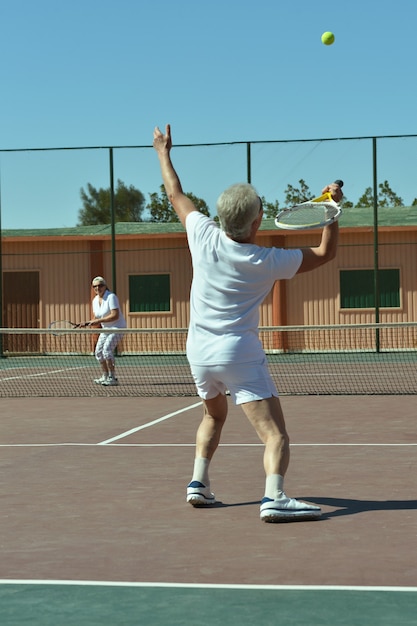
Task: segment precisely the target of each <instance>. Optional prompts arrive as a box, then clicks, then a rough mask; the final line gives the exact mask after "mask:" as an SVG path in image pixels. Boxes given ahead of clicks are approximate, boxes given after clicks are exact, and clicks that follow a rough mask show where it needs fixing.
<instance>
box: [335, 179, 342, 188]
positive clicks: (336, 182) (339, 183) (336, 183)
mask: <svg viewBox="0 0 417 626" xmlns="http://www.w3.org/2000/svg"><path fill="white" fill-rule="evenodd" d="M334 184H335V185H339V187H340V188H342V187H343V180H335V181H334Z"/></svg>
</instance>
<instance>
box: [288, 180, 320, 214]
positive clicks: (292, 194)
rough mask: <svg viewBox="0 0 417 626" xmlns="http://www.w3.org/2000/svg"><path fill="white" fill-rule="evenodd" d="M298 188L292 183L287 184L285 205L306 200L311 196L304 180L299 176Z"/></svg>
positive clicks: (292, 204)
mask: <svg viewBox="0 0 417 626" xmlns="http://www.w3.org/2000/svg"><path fill="white" fill-rule="evenodd" d="M298 182H299V184H300V188H299V189H297V187H293V186H292V185H288V186H287V188H286V190H285V206H287V207H289V206H294V204H299V203H300V202H305V201H306V200H310V198H312V197H313V195H312V193H311V192H310V189H309V187H308V185H307V184H306V182H305V181H304V180H303V179H302V178H301V179H300V180H299V181H298Z"/></svg>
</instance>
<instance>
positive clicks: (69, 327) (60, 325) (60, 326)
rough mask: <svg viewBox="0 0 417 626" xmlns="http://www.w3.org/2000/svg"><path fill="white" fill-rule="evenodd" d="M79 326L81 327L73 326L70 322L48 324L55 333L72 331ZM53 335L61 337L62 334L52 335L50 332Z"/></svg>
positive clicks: (61, 321)
mask: <svg viewBox="0 0 417 626" xmlns="http://www.w3.org/2000/svg"><path fill="white" fill-rule="evenodd" d="M81 326H83V324H74V322H70V321H68V320H56V321H55V322H51V323H50V324H49V327H48V328H50V329H51V330H52V331H54V330H57V331H62V330H72V329H74V328H80V327H81ZM52 334H53V335H57V336H58V335H62V332H57V333H54V332H52Z"/></svg>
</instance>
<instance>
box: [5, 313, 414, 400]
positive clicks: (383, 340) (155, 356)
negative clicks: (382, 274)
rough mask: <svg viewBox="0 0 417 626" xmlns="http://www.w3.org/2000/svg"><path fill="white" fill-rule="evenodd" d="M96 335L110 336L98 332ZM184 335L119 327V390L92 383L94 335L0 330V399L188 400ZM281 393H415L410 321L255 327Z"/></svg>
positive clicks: (79, 331)
mask: <svg viewBox="0 0 417 626" xmlns="http://www.w3.org/2000/svg"><path fill="white" fill-rule="evenodd" d="M103 332H111V331H108V330H105V331H103ZM186 336H187V331H186V329H125V330H123V338H122V339H121V341H120V343H119V344H118V348H117V354H116V375H117V377H118V381H119V385H118V386H115V387H106V386H103V385H100V384H95V383H94V380H95V379H96V378H99V377H100V375H101V371H100V367H99V364H98V363H97V361H96V359H95V358H94V346H95V342H96V341H97V337H98V335H97V330H85V329H84V330H82V329H71V330H67V329H64V330H50V329H22V328H19V329H8V328H2V329H0V397H24V396H29V397H36V396H40V397H48V396H55V397H65V396H70V397H77V396H85V397H88V396H116V397H118V396H120V397H123V396H195V395H196V391H195V387H194V382H193V378H192V376H191V373H190V368H189V365H188V362H187V359H186V356H185V344H186ZM260 338H261V340H262V342H263V346H264V349H265V352H266V354H267V359H268V362H269V366H270V371H271V373H272V376H273V378H274V380H275V382H276V385H277V388H278V390H279V392H280V394H282V395H386V394H389V395H410V394H415V393H417V323H398V324H362V325H356V324H355V325H332V326H330V325H329V326H282V327H281V326H277V327H265V328H261V329H260Z"/></svg>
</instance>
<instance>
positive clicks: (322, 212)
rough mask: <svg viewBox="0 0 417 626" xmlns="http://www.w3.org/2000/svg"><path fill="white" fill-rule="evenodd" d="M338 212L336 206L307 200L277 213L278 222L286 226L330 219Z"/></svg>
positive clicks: (317, 222)
mask: <svg viewBox="0 0 417 626" xmlns="http://www.w3.org/2000/svg"><path fill="white" fill-rule="evenodd" d="M338 212H339V209H338V207H335V206H332V205H329V204H321V203H316V202H309V203H308V204H305V205H301V206H298V207H297V208H296V209H294V210H293V209H286V210H284V211H282V212H281V213H279V214H278V215H277V218H276V219H277V221H278V222H279V223H280V224H287V225H288V226H310V225H314V224H321V223H323V222H328V221H330V220H332V219H333V218H334V217H335V216H336V215H337V214H338Z"/></svg>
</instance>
